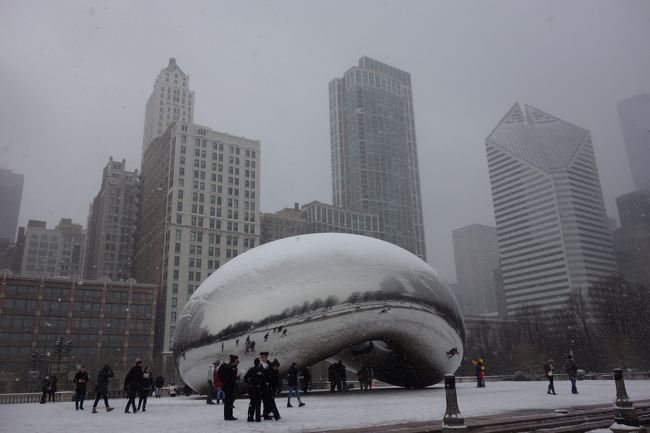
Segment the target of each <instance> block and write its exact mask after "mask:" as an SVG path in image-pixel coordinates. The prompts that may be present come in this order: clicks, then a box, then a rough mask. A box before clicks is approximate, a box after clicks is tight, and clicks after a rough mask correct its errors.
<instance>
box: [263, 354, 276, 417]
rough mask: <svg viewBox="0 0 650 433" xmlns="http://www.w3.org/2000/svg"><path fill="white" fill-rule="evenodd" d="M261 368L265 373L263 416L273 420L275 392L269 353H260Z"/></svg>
mask: <svg viewBox="0 0 650 433" xmlns="http://www.w3.org/2000/svg"><path fill="white" fill-rule="evenodd" d="M260 367H261V368H262V372H263V373H264V375H263V377H262V392H261V395H262V403H264V406H263V410H262V416H263V418H264V419H267V420H268V419H272V418H273V417H271V416H270V415H269V412H270V409H271V406H272V405H271V398H272V396H273V391H272V390H271V380H270V371H271V363H270V362H269V352H260Z"/></svg>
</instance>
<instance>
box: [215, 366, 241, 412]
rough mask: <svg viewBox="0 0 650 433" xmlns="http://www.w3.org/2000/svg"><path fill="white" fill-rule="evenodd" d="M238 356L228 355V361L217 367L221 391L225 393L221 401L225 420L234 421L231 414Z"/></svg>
mask: <svg viewBox="0 0 650 433" xmlns="http://www.w3.org/2000/svg"><path fill="white" fill-rule="evenodd" d="M238 365H239V357H238V356H237V355H230V363H228V364H226V365H223V366H221V368H220V369H219V371H220V376H221V381H222V382H223V391H224V394H225V398H224V402H223V419H225V420H226V421H236V420H237V418H235V417H234V416H233V413H232V410H233V403H234V402H235V389H236V387H237V366H238Z"/></svg>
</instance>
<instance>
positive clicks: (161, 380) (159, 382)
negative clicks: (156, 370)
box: [154, 376, 165, 398]
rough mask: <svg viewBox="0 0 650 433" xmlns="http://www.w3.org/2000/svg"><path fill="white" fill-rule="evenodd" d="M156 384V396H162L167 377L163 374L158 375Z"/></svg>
mask: <svg viewBox="0 0 650 433" xmlns="http://www.w3.org/2000/svg"><path fill="white" fill-rule="evenodd" d="M154 386H155V390H156V391H155V395H156V398H160V393H161V391H162V387H163V386H165V378H164V377H162V376H158V377H156V380H155V381H154Z"/></svg>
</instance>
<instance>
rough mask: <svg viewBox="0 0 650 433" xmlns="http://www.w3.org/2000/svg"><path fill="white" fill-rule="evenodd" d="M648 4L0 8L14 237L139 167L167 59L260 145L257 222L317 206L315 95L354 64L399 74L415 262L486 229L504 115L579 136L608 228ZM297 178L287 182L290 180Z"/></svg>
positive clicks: (640, 69) (80, 213)
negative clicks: (592, 159) (405, 105)
mask: <svg viewBox="0 0 650 433" xmlns="http://www.w3.org/2000/svg"><path fill="white" fill-rule="evenodd" d="M649 23H650V2H648V1H645V0H639V1H592V0H589V1H571V2H560V1H549V2H542V1H534V2H531V1H519V0H517V1H490V2H487V1H475V2H458V1H449V2H438V1H402V0H400V1H331V0H328V1H268V0H265V1H232V2H216V1H204V2H201V1H189V2H162V1H156V2H154V1H104V2H96V1H88V2H83V1H56V2H53V1H40V2H36V1H24V0H3V2H2V7H1V8H0V166H2V167H4V168H10V169H12V170H14V171H16V172H19V173H23V174H24V175H25V186H24V192H23V204H22V208H21V213H20V224H25V223H26V222H27V220H28V219H44V220H47V221H48V224H49V225H50V226H52V225H54V224H56V222H58V220H59V218H61V217H72V218H73V220H75V221H76V222H81V223H83V224H84V225H85V224H86V218H87V213H88V205H89V203H90V202H91V200H92V199H93V197H94V195H95V194H96V193H97V191H98V189H99V185H100V181H101V170H102V168H103V167H104V165H105V164H106V162H107V160H108V157H109V156H111V155H112V156H113V157H114V158H116V159H122V158H126V160H127V167H128V168H129V169H134V168H137V167H138V166H139V164H140V151H141V145H142V132H143V124H144V109H145V103H146V100H147V98H148V96H149V94H150V93H151V90H152V86H153V82H154V80H155V78H156V76H157V74H158V72H159V71H160V69H161V68H163V67H165V66H166V65H167V62H168V59H169V57H176V59H177V62H178V64H179V65H180V66H181V68H182V69H183V70H184V71H185V72H186V73H189V74H190V87H191V89H192V90H194V91H195V92H196V105H195V119H194V120H195V122H197V123H200V124H204V125H207V126H209V127H211V128H213V129H216V130H219V131H223V132H230V133H232V134H237V135H243V136H246V137H248V138H254V139H259V140H261V145H262V181H261V188H262V196H261V208H262V210H263V211H266V212H272V211H276V210H279V209H280V208H282V207H285V206H291V205H292V204H293V202H295V201H297V202H300V203H301V204H302V203H305V202H308V201H311V200H321V201H326V202H331V191H330V162H329V161H330V145H329V112H328V95H327V83H328V82H329V80H331V79H332V78H333V77H335V76H340V75H342V74H343V72H345V70H347V69H348V68H349V67H351V66H353V65H354V64H356V62H357V60H358V58H359V57H361V56H362V55H368V56H371V57H374V58H376V59H378V60H380V61H382V62H386V63H389V64H391V65H394V66H396V67H398V68H401V69H404V70H406V71H409V72H410V73H411V75H412V79H413V95H414V102H415V125H416V130H417V140H418V152H419V157H420V175H421V182H422V185H421V187H422V196H423V205H424V217H425V221H426V240H427V250H428V256H429V263H430V264H431V265H432V266H433V267H434V268H436V269H438V270H439V271H440V272H441V273H442V275H443V276H444V277H445V278H447V279H449V280H451V281H454V280H455V270H454V264H453V251H452V244H451V232H452V230H453V229H455V228H458V227H461V226H463V225H467V224H472V223H483V224H491V225H493V224H494V216H493V210H492V201H491V198H490V188H489V182H488V172H487V162H486V156H485V144H484V140H485V137H486V136H487V135H488V133H489V132H490V131H491V129H492V128H493V127H494V126H495V125H496V123H497V122H498V121H499V120H500V119H501V118H502V117H503V116H504V115H505V113H506V112H507V110H508V109H509V108H510V107H511V106H512V104H513V103H514V102H515V101H520V102H521V103H523V104H529V105H533V106H535V107H537V108H539V109H541V110H543V111H546V112H549V113H550V114H553V115H555V116H558V117H560V118H563V119H565V120H567V121H569V122H572V123H575V124H577V125H579V126H581V127H584V128H587V129H589V130H590V131H591V133H592V139H593V143H594V146H595V149H596V157H597V160H598V165H599V170H600V178H601V182H602V184H603V190H604V194H605V200H606V203H607V207H608V213H609V214H610V216H616V206H615V201H614V199H615V197H616V196H617V195H620V194H623V193H626V192H629V191H631V190H632V189H633V187H632V181H631V176H630V172H629V166H628V161H627V156H626V153H625V149H624V146H623V141H622V135H621V131H620V127H619V123H618V115H617V111H616V103H617V102H618V101H619V100H621V99H623V98H626V97H629V96H632V95H634V94H638V93H642V92H644V91H645V92H648V91H650V25H649ZM296 179H298V181H296Z"/></svg>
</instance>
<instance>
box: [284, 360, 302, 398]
mask: <svg viewBox="0 0 650 433" xmlns="http://www.w3.org/2000/svg"><path fill="white" fill-rule="evenodd" d="M292 393H293V394H294V395H295V396H296V399H297V400H298V407H303V406H304V405H305V403H303V402H301V401H300V391H298V367H296V363H295V362H292V363H291V367H289V372H288V373H287V407H293V406H291V394H292Z"/></svg>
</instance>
